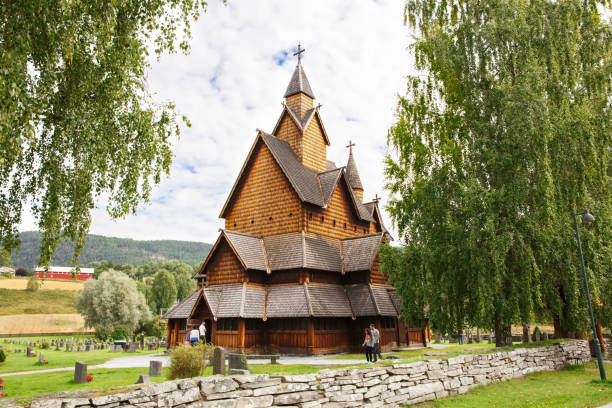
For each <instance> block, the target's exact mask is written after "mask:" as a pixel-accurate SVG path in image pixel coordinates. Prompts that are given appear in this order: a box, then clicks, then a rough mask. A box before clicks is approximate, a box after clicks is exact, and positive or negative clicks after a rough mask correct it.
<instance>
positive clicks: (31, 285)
mask: <svg viewBox="0 0 612 408" xmlns="http://www.w3.org/2000/svg"><path fill="white" fill-rule="evenodd" d="M38 289H40V282H38V279H37V278H36V276H32V277H31V278H30V279H28V286H26V290H27V291H28V292H36V291H37V290H38Z"/></svg>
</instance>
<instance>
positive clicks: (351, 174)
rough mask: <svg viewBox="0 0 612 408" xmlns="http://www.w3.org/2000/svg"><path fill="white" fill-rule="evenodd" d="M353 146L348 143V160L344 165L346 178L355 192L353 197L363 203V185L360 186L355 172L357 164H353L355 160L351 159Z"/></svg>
mask: <svg viewBox="0 0 612 408" xmlns="http://www.w3.org/2000/svg"><path fill="white" fill-rule="evenodd" d="M353 146H355V144H354V143H351V142H350V141H349V144H348V146H346V147H348V148H349V158H348V163H346V177H347V178H348V180H349V183H350V184H351V188H352V189H353V191H354V192H355V195H356V196H357V197H359V200H361V201H363V185H362V184H361V178H360V177H359V172H358V171H357V164H356V163H355V159H354V158H353Z"/></svg>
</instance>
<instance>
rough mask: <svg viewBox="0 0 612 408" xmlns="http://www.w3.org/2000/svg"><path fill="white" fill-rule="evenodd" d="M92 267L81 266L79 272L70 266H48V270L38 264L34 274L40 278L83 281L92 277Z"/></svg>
mask: <svg viewBox="0 0 612 408" xmlns="http://www.w3.org/2000/svg"><path fill="white" fill-rule="evenodd" d="M93 274H94V269H93V268H81V269H80V270H79V272H77V271H76V268H75V267H72V266H50V267H49V270H48V271H45V267H44V266H38V267H36V269H34V276H36V277H37V278H40V279H43V278H44V279H67V280H74V279H76V280H80V281H85V280H87V279H91V278H93Z"/></svg>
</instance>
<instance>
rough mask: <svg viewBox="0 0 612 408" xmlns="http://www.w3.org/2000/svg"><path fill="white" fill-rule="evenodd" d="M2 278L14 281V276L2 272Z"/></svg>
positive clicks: (0, 274)
mask: <svg viewBox="0 0 612 408" xmlns="http://www.w3.org/2000/svg"><path fill="white" fill-rule="evenodd" d="M0 276H1V277H2V278H4V279H13V275H12V274H11V273H10V272H2V273H0Z"/></svg>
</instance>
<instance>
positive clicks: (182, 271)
mask: <svg viewBox="0 0 612 408" xmlns="http://www.w3.org/2000/svg"><path fill="white" fill-rule="evenodd" d="M161 269H165V270H166V271H168V272H170V274H171V275H172V277H173V278H174V282H175V283H176V289H177V293H176V299H177V300H183V299H185V298H186V297H187V296H189V295H191V294H192V293H193V291H194V290H195V289H196V282H195V280H194V279H192V276H193V273H194V272H193V267H192V266H190V265H188V264H186V263H184V262H181V261H177V260H160V261H155V262H151V263H148V264H145V265H141V266H139V267H138V268H137V270H136V272H135V274H134V276H135V277H136V278H137V279H142V278H144V277H147V276H154V275H155V274H156V273H157V272H158V271H160V270H161Z"/></svg>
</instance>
